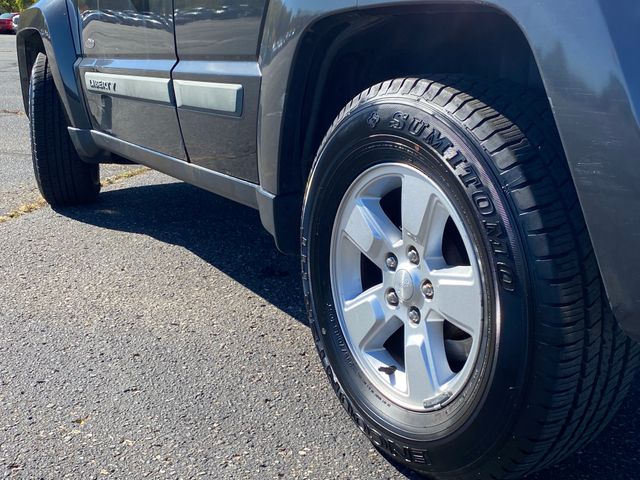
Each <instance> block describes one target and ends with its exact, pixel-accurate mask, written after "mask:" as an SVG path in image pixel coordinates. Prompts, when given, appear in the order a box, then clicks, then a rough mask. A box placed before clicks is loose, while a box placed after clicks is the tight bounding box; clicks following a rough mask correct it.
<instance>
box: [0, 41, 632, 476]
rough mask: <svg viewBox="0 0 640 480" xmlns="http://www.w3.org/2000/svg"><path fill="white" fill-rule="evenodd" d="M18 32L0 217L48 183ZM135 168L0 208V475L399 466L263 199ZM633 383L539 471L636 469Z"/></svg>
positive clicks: (6, 95) (5, 46)
mask: <svg viewBox="0 0 640 480" xmlns="http://www.w3.org/2000/svg"><path fill="white" fill-rule="evenodd" d="M14 42H15V38H14V37H13V36H6V35H5V36H0V215H3V214H4V215H6V214H7V213H9V212H15V211H17V209H19V208H20V207H21V206H24V205H28V204H31V203H33V202H34V201H36V200H37V198H38V194H37V189H36V187H35V184H34V181H33V179H32V174H31V165H30V154H29V141H28V130H27V119H26V117H25V116H24V114H23V113H22V104H21V99H20V97H19V86H18V76H17V71H16V62H15V48H14ZM133 168H135V167H133ZM131 169H132V167H126V168H124V167H109V168H107V169H105V170H104V171H103V176H104V177H110V178H112V179H116V182H115V183H114V184H112V185H110V186H108V187H105V189H104V193H103V194H102V196H101V200H100V202H99V203H98V204H97V205H94V206H90V207H83V208H69V209H61V210H58V211H53V210H52V209H50V208H49V207H46V206H45V207H43V208H39V209H36V210H35V211H33V212H31V213H26V214H24V215H21V216H19V217H17V218H12V219H10V220H8V221H5V222H4V223H0V475H5V476H7V477H14V476H15V477H18V478H67V477H68V478H82V479H84V478H146V477H148V478H193V477H198V476H201V477H202V478H255V479H267V478H309V479H333V478H353V479H387V478H394V479H396V478H405V477H406V476H407V475H406V474H405V473H403V472H401V471H398V470H397V469H396V468H394V467H393V466H392V465H390V464H389V463H387V462H386V461H385V460H384V459H382V458H381V457H380V456H379V455H378V454H377V453H376V452H375V451H374V450H373V449H372V448H370V446H369V444H368V443H367V442H365V440H364V437H363V436H362V434H360V433H359V432H358V431H356V429H355V428H354V427H353V426H352V424H351V423H350V421H349V419H348V418H347V415H346V414H345V413H344V412H343V411H342V409H341V408H340V407H339V405H338V402H337V400H336V399H335V398H334V396H333V394H332V392H331V391H330V389H329V387H328V385H327V382H326V380H325V377H324V374H323V373H322V371H321V369H320V368H319V362H317V361H316V353H315V350H314V347H313V344H312V342H311V339H310V334H309V331H308V328H307V326H306V325H305V320H304V312H303V305H302V301H301V300H302V299H301V289H300V285H299V278H298V262H297V260H296V259H295V258H290V257H285V256H283V255H280V254H279V253H278V252H277V251H276V249H275V247H274V245H273V242H272V240H271V238H270V237H269V235H268V234H267V233H265V232H264V231H263V229H262V227H261V225H260V220H259V218H258V214H257V213H256V212H254V211H252V210H249V209H246V208H244V207H241V206H237V205H235V204H232V203H231V202H228V201H226V200H224V199H221V198H219V197H216V196H214V195H211V194H208V193H206V192H203V191H200V190H198V189H196V188H194V187H191V186H188V185H186V184H183V183H180V182H176V181H174V180H172V179H170V178H168V177H166V176H164V175H161V174H158V173H153V172H146V173H142V174H138V175H135V176H133V177H131V178H127V179H123V178H121V177H122V175H121V174H122V172H123V171H127V170H131ZM639 395H640V388H638V387H637V386H636V387H635V389H634V391H633V392H632V395H631V396H630V398H629V399H628V400H627V402H626V404H625V405H624V407H623V409H622V411H621V412H620V414H618V416H617V417H616V419H615V421H614V423H613V425H612V426H611V427H610V428H609V429H608V430H607V431H606V432H604V434H603V435H602V436H601V437H600V438H599V439H598V441H596V442H595V443H593V444H592V445H590V446H589V447H587V448H586V449H584V450H583V451H581V452H579V453H578V454H576V455H574V456H572V457H571V458H569V459H568V460H566V461H565V462H564V463H563V464H561V465H558V466H557V467H555V468H553V469H552V470H548V471H545V472H541V473H539V474H537V475H535V476H532V477H530V478H532V479H535V480H543V479H544V480H578V479H580V480H602V479H638V478H640V473H638V472H639V471H640V469H639V467H640V452H639V450H640V448H639V447H640V411H639V404H638V398H639ZM409 478H411V477H409Z"/></svg>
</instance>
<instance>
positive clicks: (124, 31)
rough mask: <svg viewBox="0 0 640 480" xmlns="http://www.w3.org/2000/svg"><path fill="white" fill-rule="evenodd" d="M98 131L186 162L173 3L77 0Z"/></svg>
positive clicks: (84, 69) (84, 71) (84, 78)
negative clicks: (174, 73)
mask: <svg viewBox="0 0 640 480" xmlns="http://www.w3.org/2000/svg"><path fill="white" fill-rule="evenodd" d="M77 1H78V8H79V10H80V17H81V30H82V43H83V50H84V57H83V59H82V61H81V63H80V76H81V82H82V85H83V88H84V91H85V94H86V98H87V100H88V103H89V109H90V111H91V117H92V124H93V128H94V129H96V130H99V131H101V132H104V133H107V134H109V135H112V136H114V137H117V138H119V139H121V140H125V141H127V142H131V143H134V144H136V145H140V146H143V147H146V148H149V149H151V150H155V151H158V152H161V153H164V154H167V155H170V156H172V157H176V158H179V159H186V155H185V150H184V145H183V143H182V137H181V135H180V127H179V123H178V118H177V114H176V110H175V100H174V97H173V92H172V88H171V70H172V68H173V67H174V66H175V65H176V63H177V58H176V52H175V43H174V23H173V0H77Z"/></svg>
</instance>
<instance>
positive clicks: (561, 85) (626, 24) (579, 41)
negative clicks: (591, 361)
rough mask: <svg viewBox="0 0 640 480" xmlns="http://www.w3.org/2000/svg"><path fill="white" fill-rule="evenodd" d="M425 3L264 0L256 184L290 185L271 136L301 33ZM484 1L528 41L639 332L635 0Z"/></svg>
mask: <svg viewBox="0 0 640 480" xmlns="http://www.w3.org/2000/svg"><path fill="white" fill-rule="evenodd" d="M430 3H439V4H442V3H443V2H430V1H428V0H426V1H425V0H415V1H397V2H389V1H382V0H351V1H350V0H330V1H327V2H322V3H320V2H314V1H312V0H284V1H283V2H282V3H281V2H274V3H272V4H271V6H270V8H269V11H268V15H267V22H266V25H265V31H264V32H263V39H262V46H261V50H260V67H261V70H262V73H263V85H262V91H261V102H260V108H261V116H260V124H259V133H258V135H259V147H258V148H259V153H260V155H259V156H260V165H259V169H260V182H261V186H262V188H264V189H265V190H267V191H268V192H270V193H272V194H274V195H276V198H277V196H280V195H287V194H292V193H295V192H291V191H289V190H288V186H287V185H286V184H285V183H283V182H282V181H281V178H282V177H283V176H282V175H281V172H280V170H279V168H280V166H281V165H282V162H281V154H282V152H281V151H280V143H279V142H275V141H274V139H276V138H282V135H284V134H286V132H283V131H282V123H283V113H284V111H285V106H286V105H287V92H288V91H289V90H288V89H289V88H290V87H291V86H290V85H289V81H288V80H289V74H290V72H291V68H292V65H293V64H294V61H296V51H297V50H298V44H299V42H300V40H301V39H302V38H303V34H304V33H305V32H306V31H308V29H309V28H312V26H313V23H314V22H316V21H317V20H319V19H321V18H323V17H325V16H328V15H330V14H333V13H336V12H338V11H340V10H344V9H353V8H355V9H359V10H364V9H368V8H374V7H375V8H378V7H385V6H394V5H400V4H403V5H425V6H428V5H429V4H430ZM451 3H453V2H451ZM458 3H462V2H458ZM470 3H471V2H470ZM482 4H483V5H485V6H489V7H491V8H494V9H496V10H498V11H501V12H504V13H505V14H506V15H508V16H510V17H511V18H512V19H513V20H514V21H515V22H516V24H517V25H518V26H519V27H520V28H521V30H522V31H523V33H524V35H525V37H526V38H527V39H528V41H529V44H530V47H531V49H532V51H533V54H534V57H535V59H536V62H537V64H538V68H539V70H540V74H541V77H542V80H543V82H544V85H545V87H546V91H547V94H548V97H549V101H550V104H551V106H552V109H553V113H554V115H555V119H556V123H557V126H558V129H559V131H560V135H561V137H562V141H563V144H564V147H565V152H566V154H567V158H568V161H569V165H570V168H571V172H572V175H573V179H574V182H575V184H576V187H577V190H578V195H579V197H580V200H581V205H582V208H583V211H584V214H585V218H586V221H587V225H588V228H589V232H590V235H591V239H592V241H593V246H594V249H595V252H596V255H597V258H598V262H599V265H600V269H601V272H602V276H603V279H604V283H605V287H606V290H607V294H608V296H609V300H610V302H611V305H612V308H613V311H614V314H615V315H616V318H617V319H618V321H619V322H620V324H621V325H622V326H623V328H625V330H627V331H628V332H629V333H630V334H631V335H632V336H634V337H635V338H637V339H639V340H640V292H639V291H638V289H636V288H635V284H636V282H637V279H638V273H637V272H639V271H640V248H638V246H639V245H640V195H638V193H637V192H638V189H639V188H640V167H639V165H638V155H639V154H638V152H640V125H639V123H638V114H639V113H640V112H638V107H639V106H640V83H639V82H640V67H639V66H638V65H639V64H638V62H637V46H638V45H640V30H638V28H637V26H638V24H639V22H640V4H638V3H637V2H635V1H634V0H621V1H619V2H609V1H607V0H568V1H563V2H557V1H555V0H540V1H538V2H526V1H512V0H487V1H484V2H482ZM408 34H410V32H408ZM617 48H618V49H620V50H618V51H617ZM298 193H299V192H298Z"/></svg>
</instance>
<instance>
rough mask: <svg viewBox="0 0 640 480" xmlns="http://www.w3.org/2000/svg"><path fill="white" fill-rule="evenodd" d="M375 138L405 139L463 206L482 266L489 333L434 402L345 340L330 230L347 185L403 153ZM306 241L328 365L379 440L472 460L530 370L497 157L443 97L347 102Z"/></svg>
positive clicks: (357, 417)
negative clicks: (406, 399)
mask: <svg viewBox="0 0 640 480" xmlns="http://www.w3.org/2000/svg"><path fill="white" fill-rule="evenodd" d="M376 145H378V148H377V149H378V151H382V150H385V149H386V150H388V151H392V150H393V149H395V150H396V151H397V152H398V157H397V158H400V159H401V160H400V161H402V162H403V163H408V164H410V165H413V166H414V167H416V168H418V169H419V170H421V171H422V172H424V173H426V174H428V175H430V177H431V178H432V179H434V180H436V183H438V184H439V185H440V187H441V188H443V190H444V191H445V192H447V194H448V195H449V196H450V199H452V200H453V201H454V203H455V204H457V205H458V206H461V207H462V212H461V213H462V218H463V219H464V221H465V223H468V225H467V228H468V229H469V230H470V232H469V233H471V236H472V238H473V240H474V243H476V245H477V246H478V247H477V252H476V253H478V254H479V258H480V264H481V267H482V269H483V274H482V276H483V286H484V289H485V305H484V307H485V332H484V333H485V335H484V336H485V340H484V341H483V343H482V346H481V348H480V353H479V356H478V360H477V362H476V368H475V369H474V372H473V374H472V377H471V379H470V380H469V381H468V383H467V385H466V386H465V388H464V390H463V392H461V393H460V395H458V397H457V398H455V399H453V400H452V401H451V403H449V404H448V405H447V406H446V407H445V408H443V409H440V410H437V411H434V412H410V411H408V410H406V409H404V408H401V407H399V406H397V405H395V404H393V403H392V402H389V401H388V400H386V399H385V398H384V397H383V396H382V395H380V394H379V392H378V391H377V389H376V388H375V387H374V386H373V385H371V384H370V382H369V381H368V380H367V379H366V377H365V376H364V375H363V374H362V373H361V372H360V369H359V367H358V366H357V364H356V362H355V361H354V360H353V358H352V357H351V354H350V352H349V351H348V348H346V342H345V340H344V336H343V333H342V330H341V328H340V326H339V321H338V317H337V314H336V308H335V305H334V302H333V298H332V293H331V283H330V277H329V273H328V272H329V267H328V264H329V253H328V251H329V245H330V241H328V239H330V237H331V231H332V228H333V224H332V222H333V218H334V216H335V212H336V211H337V208H338V205H339V203H340V200H341V198H342V195H343V194H344V192H345V191H346V188H347V187H348V185H349V184H350V183H351V182H352V181H353V180H354V179H355V178H356V177H357V176H358V175H359V174H360V173H362V171H364V170H365V169H366V168H368V167H369V166H372V165H374V164H377V163H380V162H384V161H390V159H391V158H394V157H392V156H391V155H387V157H388V158H389V160H385V158H384V157H385V155H384V154H382V155H378V157H377V158H373V157H375V155H374V156H372V155H371V151H375V150H376ZM397 158H394V160H395V161H398V160H397ZM327 235H328V236H327ZM302 246H303V279H304V283H305V298H306V299H307V306H308V311H309V320H310V323H311V326H312V331H313V334H314V338H315V339H316V345H317V347H318V351H319V353H320V357H321V359H322V361H323V366H324V369H325V371H326V373H327V375H328V377H329V380H330V381H331V384H332V386H333V388H334V390H335V392H336V394H337V395H338V398H339V400H340V402H341V404H342V405H343V406H344V407H345V409H346V410H347V412H348V413H349V415H350V416H351V418H352V419H353V420H354V421H355V422H356V424H357V425H358V426H359V427H360V429H361V430H362V431H363V432H364V433H365V434H366V435H367V436H368V437H369V438H370V439H371V440H372V441H373V443H374V444H375V445H376V446H378V447H379V448H381V449H382V450H384V451H386V452H387V453H388V454H390V455H391V456H393V457H395V458H398V459H400V460H405V461H406V462H409V463H413V464H414V468H415V467H416V466H417V467H418V468H420V466H421V465H422V466H423V467H424V469H426V470H430V471H441V472H444V471H454V470H456V469H460V468H463V467H464V466H465V465H468V464H469V462H470V461H473V460H474V459H478V458H480V457H481V456H482V455H483V454H484V452H486V450H487V449H488V448H493V447H494V445H496V444H497V443H499V441H500V440H501V439H504V436H505V432H507V431H508V428H507V425H508V424H509V423H510V421H511V420H512V419H513V418H514V417H515V413H516V411H517V409H518V408H519V405H520V403H521V402H520V399H521V396H520V392H521V387H522V385H523V377H524V372H525V370H526V362H527V351H528V345H529V342H528V338H529V337H528V326H527V318H528V315H527V312H528V302H527V296H526V294H525V292H526V291H527V289H526V285H527V283H528V282H527V277H526V271H527V270H526V266H525V265H524V262H523V260H522V258H523V255H522V247H521V245H520V241H519V238H518V234H517V230H516V227H515V222H514V221H513V219H512V218H511V216H510V214H509V207H508V202H507V199H506V198H505V196H504V195H503V194H502V193H501V190H500V185H499V183H498V181H497V180H496V179H495V175H494V172H492V170H491V168H490V162H489V161H487V159H486V158H485V157H484V154H483V152H482V150H481V149H479V148H478V147H477V146H476V145H475V144H474V142H473V141H472V140H471V139H470V137H468V136H467V135H466V134H465V133H464V130H463V129H462V128H461V127H460V126H459V125H457V124H456V123H455V122H454V121H453V120H452V119H450V118H447V116H446V114H444V113H443V112H441V111H438V109H437V108H434V107H432V106H430V105H428V104H426V103H424V102H412V101H409V100H407V99H406V98H395V99H393V98H384V99H378V100H374V101H368V102H365V103H363V104H361V105H359V106H358V107H356V108H355V109H354V110H352V111H350V112H348V114H347V115H345V116H344V117H343V118H342V119H341V121H339V122H338V124H337V125H335V126H334V128H333V129H332V130H331V132H330V133H329V135H328V136H327V138H326V139H325V142H324V143H323V146H322V147H321V149H320V152H319V154H318V156H317V158H316V162H315V163H314V167H313V170H312V174H311V177H310V181H309V184H308V188H307V192H306V195H305V208H304V212H303V240H302ZM505 319H508V321H505ZM496 419H499V420H500V421H496Z"/></svg>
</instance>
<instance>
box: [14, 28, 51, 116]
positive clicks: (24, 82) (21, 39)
mask: <svg viewBox="0 0 640 480" xmlns="http://www.w3.org/2000/svg"><path fill="white" fill-rule="evenodd" d="M16 43H17V50H18V62H19V69H20V86H21V89H22V99H23V103H24V109H25V112H26V113H27V115H29V79H30V76H31V69H32V68H33V64H34V63H35V61H36V58H37V57H38V54H39V53H46V52H45V48H44V43H43V42H42V38H41V37H40V33H39V32H38V31H37V30H33V29H28V30H23V31H21V32H19V33H18V38H17V40H16Z"/></svg>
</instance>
